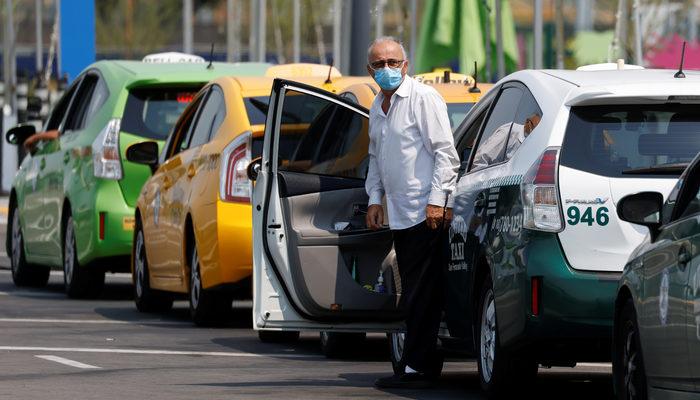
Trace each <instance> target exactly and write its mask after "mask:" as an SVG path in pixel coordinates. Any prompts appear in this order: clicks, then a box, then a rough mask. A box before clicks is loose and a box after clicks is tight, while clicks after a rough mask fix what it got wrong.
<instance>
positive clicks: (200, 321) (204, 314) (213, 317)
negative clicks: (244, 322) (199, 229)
mask: <svg viewBox="0 0 700 400" xmlns="http://www.w3.org/2000/svg"><path fill="white" fill-rule="evenodd" d="M192 246H193V249H192V259H191V261H190V293H189V300H190V316H191V317H192V321H194V323H195V324H196V325H199V326H212V325H219V324H222V323H223V322H224V321H225V320H226V317H228V316H230V314H231V302H232V301H233V299H232V297H231V295H230V294H229V293H226V292H222V291H220V292H217V291H214V290H206V289H204V288H203V287H202V274H201V273H200V264H199V253H198V252H197V246H196V245H195V244H192Z"/></svg>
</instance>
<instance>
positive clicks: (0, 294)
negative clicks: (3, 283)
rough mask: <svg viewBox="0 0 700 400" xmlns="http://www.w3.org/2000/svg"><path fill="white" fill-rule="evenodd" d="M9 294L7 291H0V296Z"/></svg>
mask: <svg viewBox="0 0 700 400" xmlns="http://www.w3.org/2000/svg"><path fill="white" fill-rule="evenodd" d="M9 295H10V294H9V293H7V292H0V296H9Z"/></svg>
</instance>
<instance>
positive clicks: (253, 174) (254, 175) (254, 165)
mask: <svg viewBox="0 0 700 400" xmlns="http://www.w3.org/2000/svg"><path fill="white" fill-rule="evenodd" d="M260 168H262V158H261V157H256V158H254V159H253V161H251V162H250V164H248V167H247V168H246V175H248V179H250V180H251V181H255V180H256V179H258V173H259V172H260Z"/></svg>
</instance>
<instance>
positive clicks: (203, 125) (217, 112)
mask: <svg viewBox="0 0 700 400" xmlns="http://www.w3.org/2000/svg"><path fill="white" fill-rule="evenodd" d="M223 103H224V95H223V93H222V92H221V89H219V88H217V87H216V86H213V87H212V89H211V90H210V91H209V95H208V96H207V98H206V100H205V101H204V105H203V106H202V109H201V111H200V112H199V116H198V117H197V120H196V121H195V125H194V131H193V133H192V135H191V138H190V139H189V140H188V143H187V145H186V146H184V147H181V148H182V149H183V150H184V149H185V148H189V149H191V148H193V147H197V146H201V145H203V144H204V143H207V142H208V141H209V138H210V137H211V135H212V134H213V133H215V132H216V131H217V130H218V129H219V126H220V125H221V123H222V122H224V117H226V110H224V111H223V115H222V113H221V110H222V108H223Z"/></svg>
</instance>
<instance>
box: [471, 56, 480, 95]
mask: <svg viewBox="0 0 700 400" xmlns="http://www.w3.org/2000/svg"><path fill="white" fill-rule="evenodd" d="M478 77H479V70H478V69H477V68H476V61H474V86H472V87H471V88H469V93H481V89H479V88H478V87H476V81H478V80H479V79H478Z"/></svg>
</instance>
